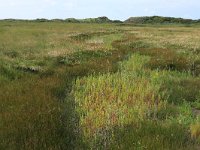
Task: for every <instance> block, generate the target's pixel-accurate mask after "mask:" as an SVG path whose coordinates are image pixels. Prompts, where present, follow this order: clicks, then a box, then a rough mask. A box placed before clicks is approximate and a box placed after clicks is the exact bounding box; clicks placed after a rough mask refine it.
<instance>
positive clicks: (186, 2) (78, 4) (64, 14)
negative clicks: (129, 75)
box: [0, 0, 200, 20]
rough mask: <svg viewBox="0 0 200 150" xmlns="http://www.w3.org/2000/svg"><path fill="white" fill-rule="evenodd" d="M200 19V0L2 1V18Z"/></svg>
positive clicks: (0, 16) (0, 7) (0, 8)
mask: <svg viewBox="0 0 200 150" xmlns="http://www.w3.org/2000/svg"><path fill="white" fill-rule="evenodd" d="M153 15H157V16H169V17H182V18H190V19H200V0H0V19H7V18H14V19H36V18H47V19H55V18H60V19H65V18H79V19H81V18H93V17H100V16H107V17H108V18H110V19H119V20H126V19H128V18H129V17H135V16H153Z"/></svg>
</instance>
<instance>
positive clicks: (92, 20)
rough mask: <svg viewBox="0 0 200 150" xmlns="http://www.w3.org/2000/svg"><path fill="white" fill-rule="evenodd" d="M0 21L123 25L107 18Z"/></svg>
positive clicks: (13, 20)
mask: <svg viewBox="0 0 200 150" xmlns="http://www.w3.org/2000/svg"><path fill="white" fill-rule="evenodd" d="M0 21H9V22H17V21H25V22H67V23H123V22H122V21H120V20H111V19H109V18H108V17H105V16H103V17H98V18H86V19H76V18H67V19H51V20H50V19H45V18H37V19H35V20H23V19H4V20H0Z"/></svg>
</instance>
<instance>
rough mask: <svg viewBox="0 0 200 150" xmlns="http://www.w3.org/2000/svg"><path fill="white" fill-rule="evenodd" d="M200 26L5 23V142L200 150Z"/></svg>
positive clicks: (1, 52) (1, 33) (1, 123)
mask: <svg viewBox="0 0 200 150" xmlns="http://www.w3.org/2000/svg"><path fill="white" fill-rule="evenodd" d="M199 28H200V26H198V25H194V26H193V25H190V26H189V27H186V26H182V25H151V26H134V25H119V24H114V23H113V24H87V23H84V24H80V23H79V24H78V23H77V24H76V23H64V22H9V21H1V22H0V136H1V143H0V149H20V150H21V149H56V150H57V149H152V150H155V149H158V150H160V149H198V148H199V144H200V30H199Z"/></svg>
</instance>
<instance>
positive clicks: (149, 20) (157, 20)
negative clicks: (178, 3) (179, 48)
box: [124, 16, 200, 24]
mask: <svg viewBox="0 0 200 150" xmlns="http://www.w3.org/2000/svg"><path fill="white" fill-rule="evenodd" d="M124 23H135V24H173V23H178V24H191V23H200V20H192V19H183V18H174V17H161V16H145V17H130V18H129V19H127V20H126V21H124Z"/></svg>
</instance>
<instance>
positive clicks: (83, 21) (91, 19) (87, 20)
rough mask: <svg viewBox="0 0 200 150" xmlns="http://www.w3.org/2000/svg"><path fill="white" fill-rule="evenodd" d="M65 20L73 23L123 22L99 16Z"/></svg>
mask: <svg viewBox="0 0 200 150" xmlns="http://www.w3.org/2000/svg"><path fill="white" fill-rule="evenodd" d="M65 22H72V23H122V22H121V21H120V20H110V19H109V18H108V17H105V16H103V17H98V18H86V19H75V18H68V19H66V20H65Z"/></svg>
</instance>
